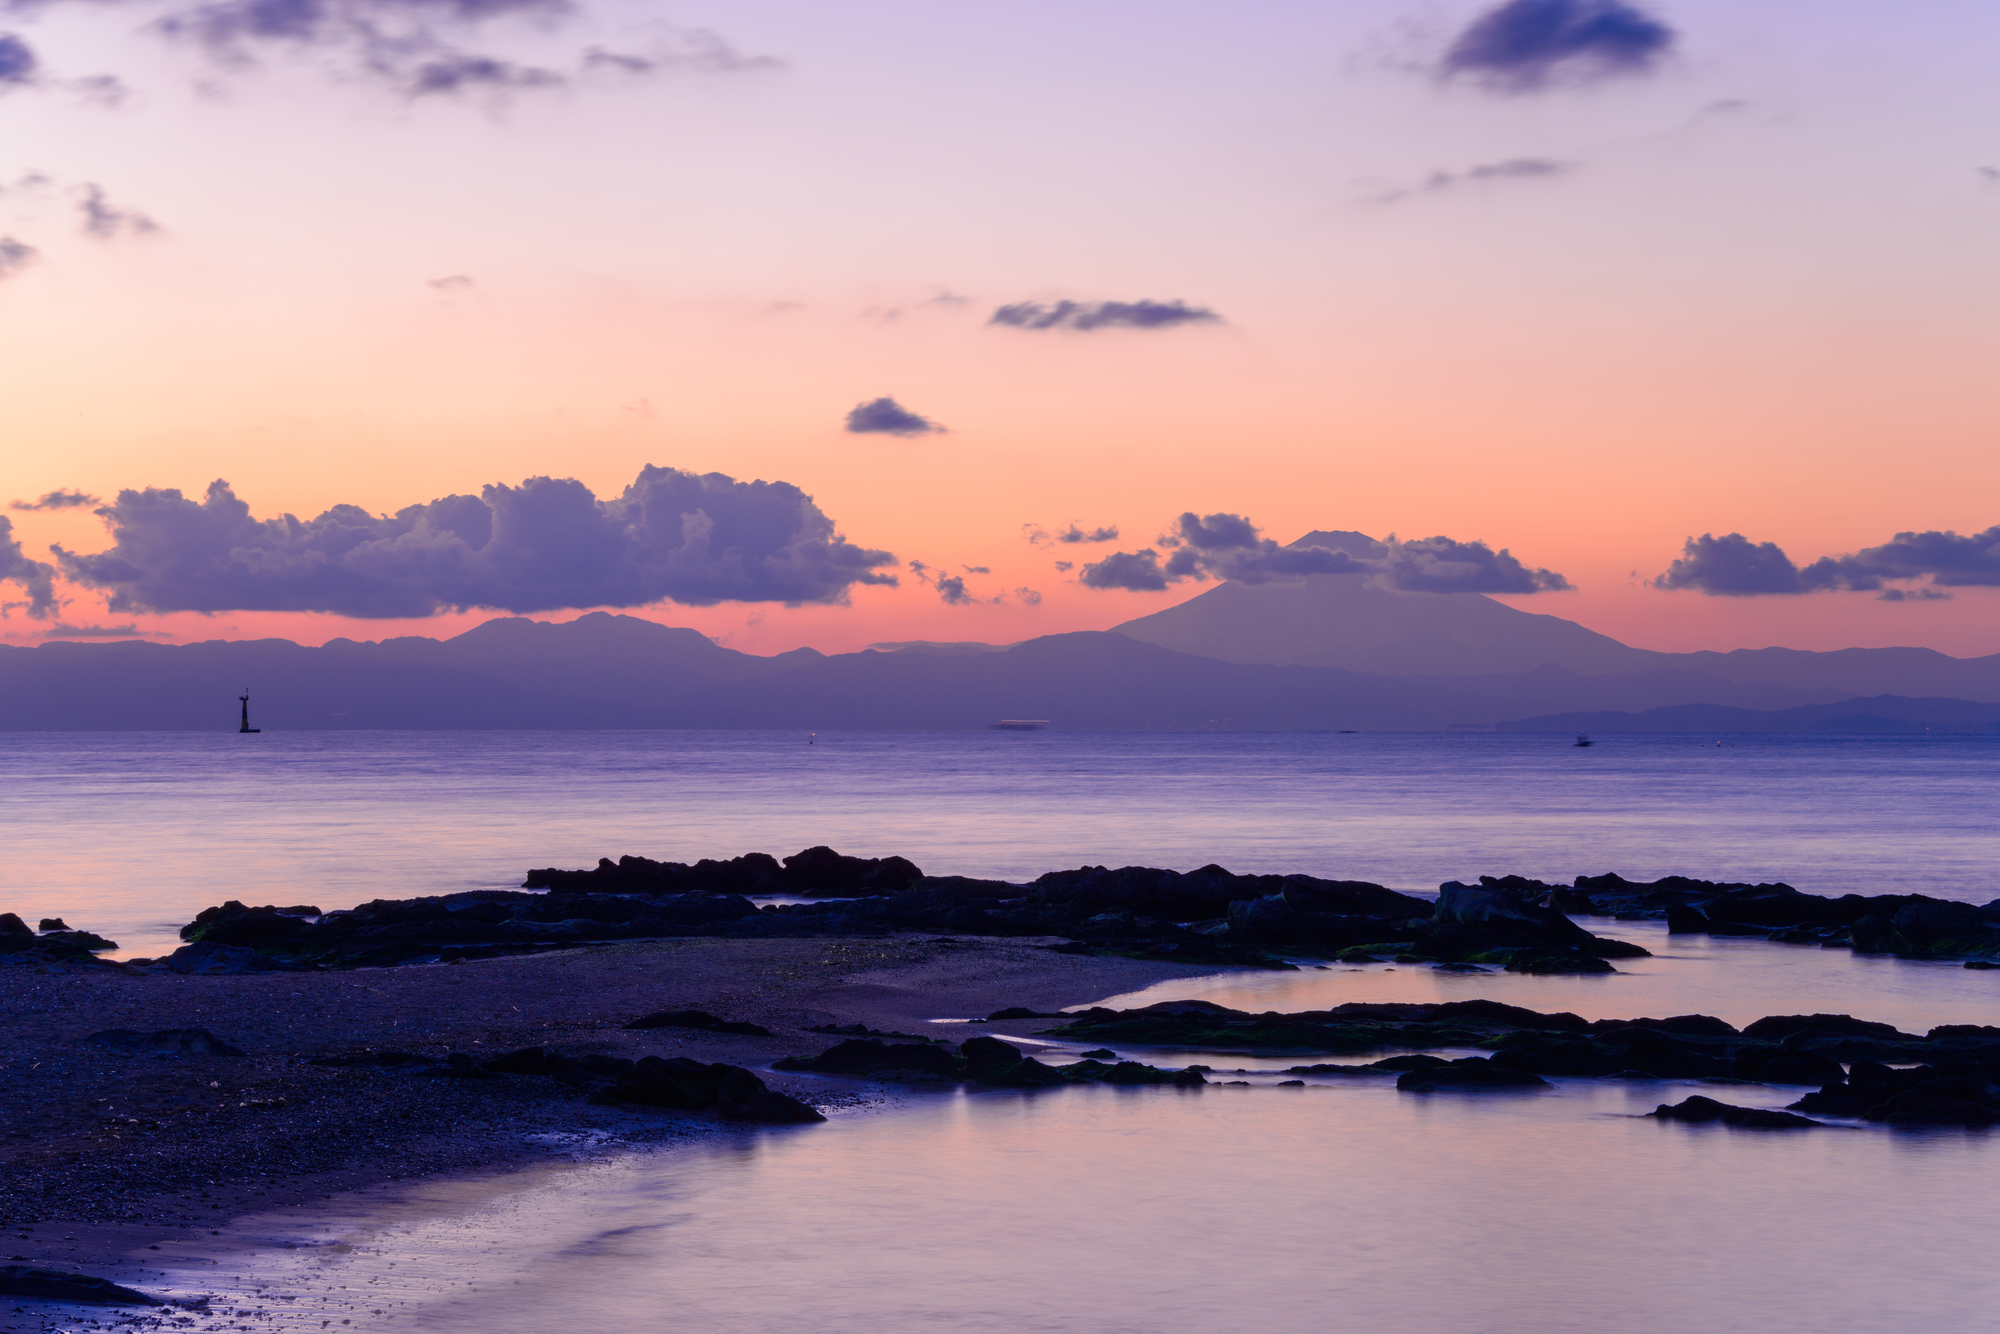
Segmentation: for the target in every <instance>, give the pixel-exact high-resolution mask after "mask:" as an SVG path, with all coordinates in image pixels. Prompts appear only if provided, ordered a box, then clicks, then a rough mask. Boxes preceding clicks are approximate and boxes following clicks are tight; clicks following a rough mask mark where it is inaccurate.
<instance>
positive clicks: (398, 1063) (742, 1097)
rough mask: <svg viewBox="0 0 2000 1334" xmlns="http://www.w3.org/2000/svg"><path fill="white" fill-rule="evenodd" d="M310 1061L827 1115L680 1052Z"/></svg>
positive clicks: (745, 1075)
mask: <svg viewBox="0 0 2000 1334" xmlns="http://www.w3.org/2000/svg"><path fill="white" fill-rule="evenodd" d="M309 1064H312V1065H318V1066H328V1067H332V1068H335V1069H355V1068H372V1069H378V1070H395V1071H401V1072H404V1073H406V1074H409V1075H411V1076H413V1077H418V1078H441V1079H497V1078H499V1077H500V1076H502V1075H534V1076H542V1077H545V1078H549V1079H555V1080H558V1081H560V1082H562V1083H564V1084H568V1085H570V1086H571V1087H573V1088H576V1089H579V1090H581V1091H583V1092H585V1093H586V1094H587V1095H588V1100H589V1101H590V1102H593V1103H598V1104H608V1105H614V1106H618V1105H626V1106H635V1107H657V1108H663V1109H668V1110H673V1111H683V1112H705V1111H715V1112H718V1113H720V1114H721V1115H722V1116H724V1117H727V1118H729V1119H731V1120H736V1121H758V1122H763V1123H766V1124H770V1125H796V1124H802V1123H805V1122H811V1121H824V1120H826V1118H825V1117H824V1116H822V1115H820V1114H819V1113H818V1112H817V1111H815V1110H814V1109H813V1108H811V1107H809V1106H807V1105H806V1104H805V1103H803V1102H800V1101H799V1100H798V1099H797V1098H794V1097H792V1096H790V1095H789V1094H785V1093H780V1092H778V1091H777V1090H775V1089H773V1088H770V1087H769V1086H767V1085H766V1084H765V1083H764V1081H763V1080H761V1079H759V1078H758V1077H757V1076H756V1075H754V1074H752V1073H751V1072H750V1071H748V1070H745V1069H744V1068H743V1067H742V1066H740V1065H725V1064H721V1063H714V1064H710V1063H707V1062H703V1061H695V1060H689V1059H687V1058H686V1057H679V1056H675V1057H660V1056H643V1057H641V1058H639V1059H638V1060H636V1061H632V1060H627V1059H625V1058H624V1057H622V1056H604V1055H598V1054H590V1055H584V1056H566V1055H563V1054H560V1053H558V1052H553V1051H550V1050H549V1049H548V1048H546V1047H523V1048H521V1049H520V1050H519V1051H510V1052H506V1053H503V1054H501V1055H499V1056H489V1057H476V1056H472V1055H470V1054H468V1053H465V1052H452V1053H451V1054H449V1055H448V1056H446V1057H444V1058H443V1059H442V1060H439V1059H436V1058H433V1057H428V1056H420V1055H418V1054H417V1053H415V1052H407V1051H364V1052H356V1053H353V1054H351V1055H346V1056H323V1057H321V1058H319V1059H318V1060H315V1061H312V1062H309Z"/></svg>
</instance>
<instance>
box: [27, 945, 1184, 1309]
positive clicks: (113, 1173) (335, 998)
mask: <svg viewBox="0 0 2000 1334" xmlns="http://www.w3.org/2000/svg"><path fill="white" fill-rule="evenodd" d="M1216 971H1217V970H1216V969H1215V968H1213V967H1199V966H1192V965H1184V964H1168V963H1142V962H1136V961H1132V960H1125V959H1108V958H1094V957H1088V956H1077V955H1064V954H1056V953H1052V952H1051V951H1049V950H1047V949H1043V948H1039V947H1038V946H1037V945H1035V944H1033V943H1028V942H1023V941H1021V940H989V939H981V938H974V937H953V938H941V939H940V938H929V937H922V936H898V937H891V938H885V939H849V940H826V939H819V940H689V939H675V940H659V941H636V942H625V943H620V944H616V945H605V946H595V947H588V948H583V949H576V950H566V951H562V952H558V953H550V954H542V955H534V956H526V957H519V958H506V959H492V960H484V961H476V962H469V963H464V964H451V965H444V964H438V965H423V966H415V967H405V968H393V969H360V970H355V971H351V972H323V973H268V974H252V975H245V976H238V977H180V976H176V975H173V974H170V973H166V972H164V971H162V970H153V969H116V968H86V969H78V970H75V971H65V970H62V969H58V968H47V969H38V968H27V967H10V968H4V969H0V1043H4V1046H0V1067H4V1068H0V1126H4V1130H0V1223H4V1225H5V1226H4V1230H0V1242H4V1245H0V1262H9V1263H17V1264H18V1263H22V1262H26V1263H31V1264H38V1265H51V1266H55V1267H59V1268H64V1269H74V1270H78V1271H81V1272H86V1273H92V1274H98V1275H102V1276H104V1277H108V1278H111V1279H114V1280H116V1281H118V1282H121V1283H126V1284H129V1285H131V1286H135V1287H138V1288H140V1289H142V1290H143V1289H144V1288H145V1287H146V1280H147V1278H148V1277H149V1273H148V1271H149V1270H151V1269H152V1268H153V1267H154V1265H155V1264H171V1265H174V1266H186V1265H187V1264H189V1263H190V1262H191V1261H192V1260H194V1259H197V1258H202V1257H207V1258H215V1259H217V1260H218V1262H219V1261H220V1257H221V1256H222V1255H224V1254H225V1253H226V1252H229V1251H237V1250H238V1249H239V1248H241V1247H243V1246H246V1245H257V1244H259V1242H260V1241H261V1240H264V1239H262V1238H259V1237H254V1236H250V1235H247V1234H246V1233H245V1231H244V1229H243V1228H242V1227H240V1226H239V1225H238V1224H237V1220H238V1219H240V1218H243V1217H244V1216H247V1215H269V1214H271V1213H272V1211H274V1210H281V1209H283V1208H285V1207H287V1206H295V1205H300V1204H305V1203H308V1202H310V1203H311V1204H313V1205H314V1206H316V1207H323V1206H324V1202H325V1201H327V1200H328V1199H331V1198H334V1197H337V1196H340V1195H342V1194H343V1193H346V1192H355V1191H380V1190H382V1189H383V1188H385V1187H389V1186H391V1185H392V1183H397V1182H409V1181H411V1180H416V1179H426V1180H436V1179H439V1178H441V1177H446V1176H466V1175H476V1174H479V1173H483V1172H489V1171H492V1170H495V1169H503V1168H517V1167H520V1166H522V1165H525V1164H532V1163H534V1162H536V1161H554V1160H557V1159H568V1158H571V1157H573V1156H574V1153H575V1150H576V1147H577V1146H578V1145H579V1144H585V1143H588V1144H590V1145H593V1146H596V1147H598V1148H604V1149H609V1148H615V1147H618V1146H622V1145H632V1144H661V1143H671V1142H673V1141H675V1140H685V1139H690V1138H694V1137H700V1136H705V1135H708V1134H711V1133H713V1132H714V1131H715V1130H716V1129H717V1128H718V1127H719V1126H720V1125H721V1124H723V1123H720V1122H718V1121H716V1120H714V1119H713V1118H712V1117H709V1116H706V1115H699V1114H686V1113H651V1112H634V1111H627V1110H623V1109H619V1108H613V1107H601V1106H590V1105H587V1104H585V1103H584V1102H583V1100H582V1097H581V1095H580V1094H578V1093H577V1092H576V1091H575V1090H574V1089H570V1088H565V1087H563V1086H562V1085H559V1084H557V1083H555V1082H554V1081H551V1080H544V1079H532V1078H516V1077H507V1078H499V1079H489V1080H458V1079H435V1078H417V1077H411V1076H408V1075H402V1074H398V1073H396V1072H393V1071H381V1070H369V1069H329V1068H322V1067H315V1066H312V1065H309V1064H307V1062H308V1061H309V1060H311V1059H313V1058H315V1057H320V1056H328V1055H342V1054H348V1053H353V1052H358V1051H362V1050H367V1049H374V1050H378V1051H388V1050H398V1051H411V1052H416V1053H419V1054H422V1055H426V1056H432V1057H436V1056H441V1055H443V1054H445V1053H446V1052H453V1051H456V1052H465V1053H469V1054H472V1055H474V1056H475V1057H476V1056H479V1055H482V1054H485V1053H498V1052H502V1051H508V1050H511V1049H514V1048H519V1047H527V1046H549V1047H551V1048H556V1049H560V1050H562V1051H564V1052H566V1053H572V1054H585V1053H591V1052H600V1053H605V1054H609V1055H616V1056H624V1057H628V1058H637V1057H640V1056H644V1055H663V1056H688V1057H693V1058H695V1059H698V1060H703V1061H728V1062H731V1063H733V1064H739V1065H744V1066H747V1067H749V1068H751V1069H754V1070H758V1071H759V1072H760V1073H762V1074H764V1076H765V1078H766V1080H767V1082H768V1083H770V1085H771V1086H772V1087H774V1088H777V1089H780V1090H783V1091H785V1092H789V1093H793V1094H794V1095H796V1096H800V1097H803V1098H806V1099H807V1100H809V1101H814V1102H816V1103H818V1104H819V1105H821V1106H827V1105H829V1099H830V1098H831V1099H834V1100H836V1101H837V1100H839V1099H842V1098H845V1099H849V1100H854V1099H865V1098H867V1097H869V1096H870V1095H869V1094H867V1093H865V1092H847V1093H836V1094H829V1093H828V1091H827V1084H826V1081H824V1080H798V1079H792V1080H788V1078H787V1076H785V1075H783V1074H776V1075H773V1074H770V1073H768V1072H767V1071H766V1070H765V1067H766V1066H768V1064H769V1063H770V1062H771V1061H772V1060H774V1059H776V1058H778V1057H780V1056H786V1055H791V1054H796V1053H809V1052H813V1051H818V1050H821V1049H823V1048H824V1047H826V1046H829V1045H831V1044H832V1043H833V1042H836V1041H838V1040H839V1039H838V1038H837V1037H832V1036H828V1035H825V1034H819V1033H810V1032H807V1031H805V1030H806V1029H807V1027H808V1026H810V1025H818V1024H855V1023H859V1024H866V1025H868V1026H869V1027H871V1028H877V1029H883V1030H888V1031H896V1032H905V1033H922V1032H926V1031H928V1032H930V1033H933V1034H936V1035H938V1036H946V1035H947V1034H949V1035H950V1036H954V1037H956V1036H964V1035H965V1033H964V1030H958V1031H957V1032H956V1033H951V1032H950V1030H945V1031H943V1032H941V1031H940V1030H939V1029H937V1028H935V1027H930V1028H928V1029H927V1028H926V1025H927V1024H928V1021H930V1020H932V1019H936V1018H945V1017H963V1018H971V1017H977V1016H983V1015H986V1014H989V1013H991V1012H993V1011H994V1010H997V1009H1000V1008H1002V1007H1005V1006H1010V1005H1023V1006H1028V1007H1030V1008H1034V1009H1043V1010H1054V1009H1060V1008H1062V1007H1065V1006H1070V1005H1078V1004H1085V1003H1088V1002H1091V1001H1094V1000H1098V999H1102V998H1104V997H1106V996H1111V995H1115V994H1118V993H1121V992H1127V991H1132V990H1136V989H1138V988H1141V987H1145V986H1149V985H1151V984H1153V983H1155V982H1159V981H1164V980H1167V979H1170V978H1176V977H1194V976H1205V975H1210V974H1213V973H1214V972H1216ZM665 1009H701V1010H706V1011H709V1012H711V1013H713V1014H716V1015H719V1016H720V1017H722V1018H724V1019H730V1020H748V1021H750V1022H752V1023H756V1024H761V1025H763V1026H765V1027H766V1028H769V1029H770V1030H771V1032H772V1036H770V1037H768V1038H764V1037H750V1036H739V1035H734V1034H723V1033H710V1032H704V1031H698V1030H687V1029H673V1028H668V1029H650V1030H641V1031H636V1032H633V1031H626V1030H625V1029H624V1028H623V1025H624V1024H626V1023H627V1022H629V1021H631V1020H632V1019H634V1018H637V1017H638V1016H640V1015H643V1014H646V1013H649V1012H652V1011H656V1010H665ZM1036 1026H1037V1025H1036V1024H1035V1023H1034V1022H1033V1021H1029V1022H1028V1023H1026V1024H1019V1025H1005V1024H1003V1025H996V1026H994V1028H987V1027H985V1026H981V1027H980V1028H979V1029H976V1030H974V1031H979V1032H993V1031H996V1030H998V1031H1002V1032H1005V1031H1007V1030H1008V1029H1010V1028H1011V1029H1013V1030H1015V1031H1027V1030H1029V1029H1032V1028H1034V1027H1036ZM190 1027H200V1028H206V1029H208V1030H209V1031H210V1032H212V1033H214V1034H215V1035H216V1036H217V1037H219V1038H222V1039H224V1040H226V1041H228V1042H230V1043H232V1044H234V1045H235V1046H237V1047H239V1048H241V1049H242V1050H243V1051H244V1052H245V1053H246V1055H245V1056H244V1057H242V1058H233V1057H223V1056H173V1057H158V1056H151V1055H130V1054H124V1053H118V1052H111V1051H103V1050H97V1049H94V1048H90V1047H85V1046H82V1045H80V1041H79V1040H80V1039H82V1038H84V1037H85V1036H87V1035H89V1034H91V1033H96V1032H100V1031H103V1030H106V1029H119V1028H124V1029H136V1030H141V1031H152V1030H160V1029H177V1028H190ZM17 1305H18V1306H20V1307H21V1308H22V1310H21V1313H20V1314H13V1313H12V1312H13V1310H14V1308H15V1307H16V1306H17ZM56 1309H57V1308H55V1307H54V1306H53V1305H51V1304H46V1303H36V1302H28V1303H17V1302H15V1301H12V1300H10V1299H0V1330H13V1329H17V1328H18V1329H42V1328H45V1327H47V1317H48V1316H49V1315H52V1314H54V1312H55V1311H56ZM10 1322H12V1323H10ZM21 1322H26V1323H21Z"/></svg>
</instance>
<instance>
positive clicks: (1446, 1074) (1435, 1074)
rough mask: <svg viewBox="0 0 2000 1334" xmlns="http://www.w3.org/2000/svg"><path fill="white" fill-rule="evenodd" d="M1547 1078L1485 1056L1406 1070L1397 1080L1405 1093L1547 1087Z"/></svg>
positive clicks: (1397, 1085) (1397, 1084)
mask: <svg viewBox="0 0 2000 1334" xmlns="http://www.w3.org/2000/svg"><path fill="white" fill-rule="evenodd" d="M1548 1082H1549V1081H1548V1080H1546V1079H1543V1078H1542V1077H1541V1076H1540V1075H1534V1074H1529V1073H1528V1072H1527V1071H1525V1070H1509V1069H1507V1068H1506V1067H1504V1066H1499V1065H1495V1064H1494V1063H1493V1062H1491V1061H1489V1060H1487V1059H1486V1058H1484V1057H1482V1056H1467V1057H1465V1058H1464V1059H1463V1060H1457V1061H1446V1062H1445V1063H1444V1064H1443V1065H1433V1066H1426V1067H1424V1068H1423V1069H1420V1070H1405V1071H1404V1072H1403V1073H1402V1074H1401V1075H1400V1076H1398V1077H1397V1079H1396V1087H1397V1088H1398V1089H1400V1090H1401V1091H1403V1092H1404V1093H1435V1092H1438V1091H1440V1090H1444V1089H1500V1088H1546V1087H1548Z"/></svg>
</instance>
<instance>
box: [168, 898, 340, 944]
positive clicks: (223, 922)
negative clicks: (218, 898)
mask: <svg viewBox="0 0 2000 1334" xmlns="http://www.w3.org/2000/svg"><path fill="white" fill-rule="evenodd" d="M320 915H321V914H320V910H319V909H318V908H315V907H312V906H310V905H307V904H300V905H298V906H296V907H291V908H280V907H278V906H276V905H275V904H266V905H264V906H263V907H261V908H247V907H245V906H244V905H243V904H242V903H240V902H238V901H237V900H235V899H231V900H229V902H227V903H224V904H222V905H221V906H220V907H215V908H204V909H202V910H201V911H200V912H199V913H197V914H195V919H194V920H193V921H192V922H189V923H188V924H187V925H186V926H184V927H182V928H181V939H182V940H185V941H190V942H193V941H199V940H206V941H210V942H212V943H214V944H217V945H242V946H246V947H248V948H251V949H261V948H264V947H266V946H290V945H296V944H298V943H300V942H302V941H303V940H305V939H306V937H307V936H308V935H310V934H311V932H312V923H311V922H309V921H308V920H306V919H308V918H313V917H318V916H320Z"/></svg>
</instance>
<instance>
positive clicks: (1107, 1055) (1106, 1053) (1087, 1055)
mask: <svg viewBox="0 0 2000 1334" xmlns="http://www.w3.org/2000/svg"><path fill="white" fill-rule="evenodd" d="M961 1050H963V1049H962V1048H961ZM1077 1055H1078V1056H1079V1057H1081V1058H1083V1059H1086V1060H1097V1061H1115V1060H1117V1059H1118V1053H1117V1052H1115V1051H1113V1050H1111V1048H1109V1047H1099V1048H1097V1049H1096V1050H1095V1051H1080V1052H1078V1053H1077Z"/></svg>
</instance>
